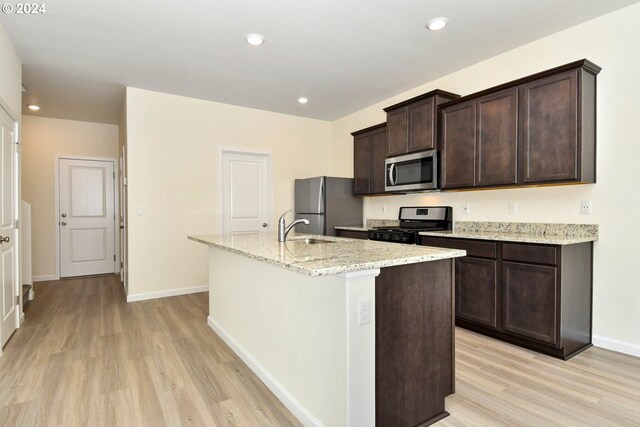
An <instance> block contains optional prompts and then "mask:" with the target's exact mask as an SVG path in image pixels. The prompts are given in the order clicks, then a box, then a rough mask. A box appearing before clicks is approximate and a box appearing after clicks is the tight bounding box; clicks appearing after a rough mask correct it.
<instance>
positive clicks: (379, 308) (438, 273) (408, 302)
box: [375, 259, 454, 426]
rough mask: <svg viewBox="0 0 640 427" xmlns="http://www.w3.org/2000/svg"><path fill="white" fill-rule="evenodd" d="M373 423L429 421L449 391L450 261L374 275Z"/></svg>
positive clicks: (435, 416)
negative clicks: (374, 380)
mask: <svg viewBox="0 0 640 427" xmlns="http://www.w3.org/2000/svg"><path fill="white" fill-rule="evenodd" d="M375 287H376V289H375V293H376V304H375V305H376V425H377V426H415V425H419V424H422V423H425V422H426V423H428V424H430V423H433V422H435V421H437V420H439V419H441V418H443V417H445V416H446V415H448V413H447V412H446V411H445V407H444V398H445V397H446V396H448V395H450V394H451V393H453V380H452V378H453V369H454V365H453V363H454V360H453V354H454V352H453V345H454V343H453V310H452V301H453V300H452V299H453V260H451V259H448V260H440V261H432V262H424V263H419V264H409V265H401V266H397V267H388V268H382V269H381V271H380V275H379V276H378V277H377V278H376V286H375Z"/></svg>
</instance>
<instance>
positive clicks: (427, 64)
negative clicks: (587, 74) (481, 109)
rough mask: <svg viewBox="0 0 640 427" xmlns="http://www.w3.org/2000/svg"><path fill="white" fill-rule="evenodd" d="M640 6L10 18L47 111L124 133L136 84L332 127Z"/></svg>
mask: <svg viewBox="0 0 640 427" xmlns="http://www.w3.org/2000/svg"><path fill="white" fill-rule="evenodd" d="M637 1H638V0H607V1H602V0H517V1H514V0H483V1H478V0H456V1H452V0H401V1H397V0H395V1H394V0H278V1H264V0H199V1H176V0H138V1H132V0H109V1H105V0H82V1H78V0H56V1H53V2H46V13H45V14H44V15H15V14H10V15H7V14H0V22H1V23H2V25H3V26H4V27H5V29H6V31H7V32H8V34H9V36H10V38H11V40H12V42H13V44H14V46H15V48H16V50H17V51H18V54H19V55H20V58H21V59H22V62H23V64H24V71H23V81H24V85H25V86H26V88H27V89H28V92H27V93H25V94H24V99H23V101H24V104H25V105H26V104H29V103H37V104H39V105H40V106H41V107H42V109H41V111H40V112H39V113H38V115H43V116H47V117H57V118H65V119H73V120H83V121H93V122H102V123H113V124H116V123H118V120H119V116H120V111H121V108H122V104H123V100H124V87H125V86H133V87H137V88H143V89H149V90H154V91H160V92H167V93H172V94H177V95H185V96H189V97H194V98H202V99H208V100H212V101H218V102H224V103H228V104H236V105H242V106H246V107H252V108H258V109H263V110H270V111H277V112H281V113H287V114H293V115H298V116H305V117H313V118H318V119H324V120H333V119H336V118H338V117H341V116H344V115H346V114H349V113H351V112H354V111H357V110H359V109H361V108H363V107H366V106H367V105H371V104H373V103H375V102H378V101H380V100H382V99H385V98H388V97H390V96H393V95H395V94H398V93H400V92H403V91H405V90H408V89H411V88H413V87H416V86H419V85H420V84H424V83H426V82H428V81H430V80H433V79H435V78H438V77H440V76H442V75H445V74H448V73H450V72H452V71H455V70H458V69H460V68H463V67H465V66H468V65H471V64H474V63H476V62H479V61H481V60H484V59H486V58H490V57H492V56H494V55H496V54H498V53H501V52H504V51H506V50H509V49H512V48H514V47H517V46H520V45H522V44H525V43H528V42H530V41H533V40H535V39H538V38H541V37H543V36H545V35H548V34H552V33H554V32H557V31H560V30H562V29H564V28H568V27H571V26H573V25H576V24H578V23H581V22H584V21H586V20H589V19H592V18H595V17H597V16H600V15H603V14H605V13H608V12H610V11H613V10H616V9H619V8H622V7H625V6H627V5H630V4H633V3H636V2H637ZM437 16H446V17H448V18H449V19H450V25H449V26H448V27H446V28H445V29H444V30H442V31H440V32H431V31H428V30H426V29H425V27H424V25H425V23H426V22H427V21H428V20H429V19H431V18H434V17H437ZM248 33H260V34H262V35H264V36H265V38H266V42H265V43H264V45H262V46H260V47H257V48H256V47H252V46H249V45H248V44H246V43H245V41H244V36H245V34H248ZM576 59H579V58H576ZM445 89H446V88H445ZM300 96H306V97H308V98H309V103H308V104H306V105H300V104H298V102H297V99H298V97H300ZM23 112H24V113H25V114H33V113H31V112H30V111H28V110H25V111H23ZM34 115H35V114H34Z"/></svg>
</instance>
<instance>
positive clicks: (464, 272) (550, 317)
mask: <svg viewBox="0 0 640 427" xmlns="http://www.w3.org/2000/svg"><path fill="white" fill-rule="evenodd" d="M420 244H422V245H426V246H436V247H448V248H455V249H464V250H466V251H467V256H466V257H464V258H458V259H457V260H456V272H455V278H456V279H455V297H456V302H455V316H456V326H460V327H463V328H466V329H470V330H473V331H475V332H479V333H482V334H485V335H488V336H491V337H494V338H498V339H501V340H503V341H507V342H510V343H513V344H517V345H520V346H523V347H526V348H529V349H532V350H535V351H539V352H541V353H545V354H548V355H551V356H555V357H558V358H561V359H565V360H566V359H569V358H571V357H573V356H574V355H576V354H577V353H579V352H581V351H583V350H585V349H587V348H589V347H590V346H591V345H592V344H591V307H592V288H593V286H592V285H593V280H592V271H593V243H592V242H587V243H578V244H572V245H540V244H529V243H526V244H525V243H515V242H494V241H483V240H472V239H457V238H441V237H429V236H421V239H420Z"/></svg>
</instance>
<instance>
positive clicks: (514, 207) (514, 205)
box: [509, 202, 518, 215]
mask: <svg viewBox="0 0 640 427" xmlns="http://www.w3.org/2000/svg"><path fill="white" fill-rule="evenodd" d="M517 213H518V202H509V214H511V215H515V214H517Z"/></svg>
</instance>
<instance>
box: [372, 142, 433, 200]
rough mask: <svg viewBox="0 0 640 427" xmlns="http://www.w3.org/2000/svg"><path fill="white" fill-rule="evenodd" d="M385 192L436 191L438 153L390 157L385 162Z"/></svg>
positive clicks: (430, 152) (431, 151) (426, 152)
mask: <svg viewBox="0 0 640 427" xmlns="http://www.w3.org/2000/svg"><path fill="white" fill-rule="evenodd" d="M384 163H385V170H386V174H385V175H386V179H385V185H384V189H385V191H428V190H437V189H438V151H437V150H429V151H423V152H420V153H413V154H405V155H402V156H396V157H390V158H388V159H386V160H385V162H384Z"/></svg>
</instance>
